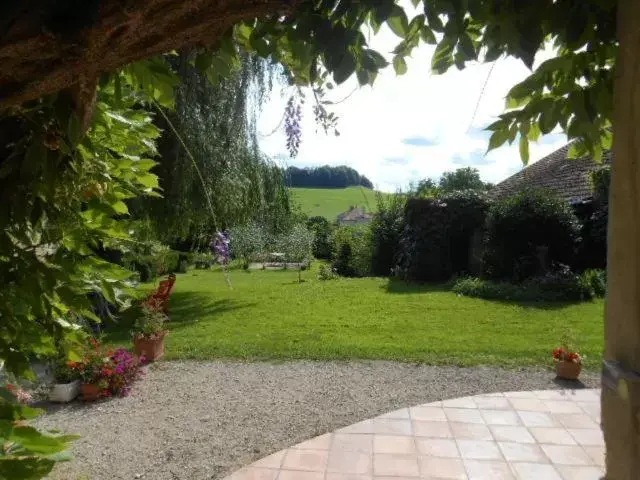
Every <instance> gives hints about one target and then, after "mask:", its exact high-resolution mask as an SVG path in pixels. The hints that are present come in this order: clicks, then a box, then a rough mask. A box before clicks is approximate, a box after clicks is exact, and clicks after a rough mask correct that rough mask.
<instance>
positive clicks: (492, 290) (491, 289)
mask: <svg viewBox="0 0 640 480" xmlns="http://www.w3.org/2000/svg"><path fill="white" fill-rule="evenodd" d="M452 289H453V291H454V292H456V293H458V294H459V295H464V296H467V297H476V298H484V299H486V300H509V301H520V302H556V301H582V300H591V299H593V298H595V297H601V296H603V295H604V293H605V290H606V285H605V280H604V271H602V270H590V271H587V272H585V273H583V274H581V275H575V274H573V273H571V272H569V271H568V270H563V271H557V272H553V273H548V274H546V275H543V276H539V277H532V278H529V279H527V280H525V281H524V282H522V283H511V282H505V281H492V280H483V279H480V278H461V279H458V280H457V281H456V282H455V283H454V285H453V288H452Z"/></svg>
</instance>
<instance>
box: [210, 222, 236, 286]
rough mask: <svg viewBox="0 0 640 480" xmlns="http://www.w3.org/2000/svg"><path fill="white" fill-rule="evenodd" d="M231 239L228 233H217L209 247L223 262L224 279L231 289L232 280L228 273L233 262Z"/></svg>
mask: <svg viewBox="0 0 640 480" xmlns="http://www.w3.org/2000/svg"><path fill="white" fill-rule="evenodd" d="M229 244H230V239H229V234H228V233H227V232H216V234H215V235H214V236H213V238H212V239H211V243H210V244H209V246H210V247H211V251H212V252H213V254H214V255H215V256H217V257H218V258H220V259H221V260H222V271H223V272H224V278H225V280H226V281H227V284H228V285H229V288H231V279H230V278H229V272H228V271H227V265H229V261H230V260H231V248H230V247H229Z"/></svg>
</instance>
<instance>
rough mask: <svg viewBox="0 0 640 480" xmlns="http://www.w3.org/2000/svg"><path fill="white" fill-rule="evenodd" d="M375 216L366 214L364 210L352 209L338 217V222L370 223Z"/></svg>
mask: <svg viewBox="0 0 640 480" xmlns="http://www.w3.org/2000/svg"><path fill="white" fill-rule="evenodd" d="M372 218H373V215H372V214H370V213H367V212H365V210H364V209H363V208H360V207H351V208H349V210H347V211H346V212H344V213H341V214H340V215H338V222H362V221H369V220H371V219H372Z"/></svg>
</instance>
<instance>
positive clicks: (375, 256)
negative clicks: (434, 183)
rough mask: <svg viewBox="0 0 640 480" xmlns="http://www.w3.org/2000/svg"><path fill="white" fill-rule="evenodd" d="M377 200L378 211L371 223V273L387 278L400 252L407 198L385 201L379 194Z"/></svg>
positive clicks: (389, 197)
mask: <svg viewBox="0 0 640 480" xmlns="http://www.w3.org/2000/svg"><path fill="white" fill-rule="evenodd" d="M376 200H377V202H378V209H377V212H376V213H375V214H374V216H373V220H372V222H371V243H372V253H371V272H372V273H373V274H374V275H379V276H387V275H389V274H390V273H391V271H392V269H393V268H394V267H395V265H396V262H397V257H398V252H399V250H400V238H401V235H402V230H403V228H404V209H405V205H406V198H405V197H404V196H403V195H400V194H396V195H389V196H388V197H387V199H386V200H385V197H383V196H382V195H381V194H380V193H377V194H376Z"/></svg>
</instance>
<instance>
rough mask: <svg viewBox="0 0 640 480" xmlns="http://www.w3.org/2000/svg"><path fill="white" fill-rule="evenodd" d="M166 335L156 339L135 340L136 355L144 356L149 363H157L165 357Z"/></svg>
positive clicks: (141, 338)
mask: <svg viewBox="0 0 640 480" xmlns="http://www.w3.org/2000/svg"><path fill="white" fill-rule="evenodd" d="M165 335H166V333H163V334H162V335H158V336H155V337H142V336H138V337H135V338H134V339H133V350H134V352H135V353H136V355H141V356H144V358H145V359H146V360H147V361H148V362H155V361H156V360H158V359H159V358H162V356H163V355H164V337H165Z"/></svg>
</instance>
